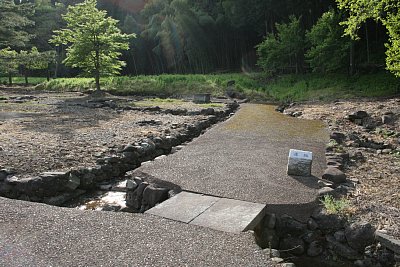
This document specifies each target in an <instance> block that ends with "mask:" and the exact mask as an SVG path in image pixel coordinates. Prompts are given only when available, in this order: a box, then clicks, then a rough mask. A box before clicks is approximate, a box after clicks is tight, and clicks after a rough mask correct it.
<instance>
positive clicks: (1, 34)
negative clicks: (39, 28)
mask: <svg viewBox="0 0 400 267" xmlns="http://www.w3.org/2000/svg"><path fill="white" fill-rule="evenodd" d="M34 10H35V9H34V6H33V5H32V4H29V3H27V4H18V5H16V4H15V3H14V0H1V1H0V21H1V23H0V48H1V47H7V46H11V47H13V48H14V47H15V48H19V47H24V46H26V44H27V43H28V42H29V40H30V39H31V38H32V35H31V34H29V33H28V31H27V27H29V26H32V25H33V24H34V22H33V21H32V20H31V19H30V17H31V16H32V15H33V14H34Z"/></svg>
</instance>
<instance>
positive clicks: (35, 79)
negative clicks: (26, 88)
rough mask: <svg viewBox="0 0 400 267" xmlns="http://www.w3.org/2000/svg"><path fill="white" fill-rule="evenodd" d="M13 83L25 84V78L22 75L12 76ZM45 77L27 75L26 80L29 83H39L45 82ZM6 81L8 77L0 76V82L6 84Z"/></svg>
mask: <svg viewBox="0 0 400 267" xmlns="http://www.w3.org/2000/svg"><path fill="white" fill-rule="evenodd" d="M12 81H13V83H15V84H25V78H24V77H13V78H12ZM46 81H47V79H46V78H45V77H29V78H28V82H29V84H33V85H36V84H39V83H43V82H46ZM7 83H8V77H0V84H7Z"/></svg>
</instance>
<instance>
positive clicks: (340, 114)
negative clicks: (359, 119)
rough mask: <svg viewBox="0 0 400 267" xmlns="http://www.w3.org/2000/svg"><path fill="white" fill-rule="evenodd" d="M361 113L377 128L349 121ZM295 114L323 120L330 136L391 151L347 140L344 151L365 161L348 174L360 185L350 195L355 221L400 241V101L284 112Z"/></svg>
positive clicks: (298, 107)
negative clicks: (369, 144)
mask: <svg viewBox="0 0 400 267" xmlns="http://www.w3.org/2000/svg"><path fill="white" fill-rule="evenodd" d="M361 110H362V111H366V112H367V113H368V114H369V115H370V119H371V121H372V122H373V123H374V124H375V127H373V128H372V129H367V128H366V127H364V126H362V125H357V124H355V123H352V122H351V121H349V120H348V119H347V118H346V117H347V116H348V115H349V114H352V113H354V112H357V111H361ZM293 112H301V114H302V115H301V116H300V117H301V118H304V119H320V120H323V121H324V122H325V123H326V124H327V125H328V127H329V129H330V131H331V132H342V133H345V134H346V136H347V137H349V136H350V135H356V136H358V137H361V138H363V139H364V140H369V141H372V142H375V143H382V144H385V145H389V146H390V147H391V149H389V150H381V149H373V148H365V147H357V145H355V144H354V142H352V141H350V140H348V139H347V141H346V143H345V144H344V145H343V150H345V152H349V153H350V154H352V153H355V152H361V153H362V155H363V156H364V160H361V161H356V162H351V164H349V166H348V167H347V169H346V170H345V173H346V174H347V177H348V178H349V179H350V180H351V181H353V182H355V183H356V184H357V185H356V189H355V191H354V192H350V193H349V194H348V198H349V200H350V201H351V203H352V205H353V206H354V208H355V209H354V210H355V211H354V214H353V219H355V220H366V221H369V222H371V223H373V224H374V225H375V226H376V227H377V229H380V230H384V231H387V232H388V233H389V234H391V235H393V236H394V237H396V238H398V239H400V98H392V99H384V100H362V99H361V100H354V101H340V102H335V103H327V104H321V103H317V104H301V105H294V106H293V107H291V108H289V109H287V110H285V113H291V114H293ZM390 113H392V114H393V115H391V116H392V117H393V119H392V120H391V122H389V123H385V124H383V123H382V116H384V115H385V114H390Z"/></svg>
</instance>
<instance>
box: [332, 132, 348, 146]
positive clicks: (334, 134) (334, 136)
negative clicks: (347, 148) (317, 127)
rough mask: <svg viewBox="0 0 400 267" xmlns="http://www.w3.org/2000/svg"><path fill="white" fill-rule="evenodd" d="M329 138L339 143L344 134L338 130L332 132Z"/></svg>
mask: <svg viewBox="0 0 400 267" xmlns="http://www.w3.org/2000/svg"><path fill="white" fill-rule="evenodd" d="M330 138H331V139H333V140H335V141H336V142H337V143H338V144H341V143H343V141H344V140H345V139H346V135H345V134H344V133H340V132H332V133H331V134H330Z"/></svg>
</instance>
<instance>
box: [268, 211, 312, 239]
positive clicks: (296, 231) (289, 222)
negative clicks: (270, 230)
mask: <svg viewBox="0 0 400 267" xmlns="http://www.w3.org/2000/svg"><path fill="white" fill-rule="evenodd" d="M276 230H277V233H278V235H279V236H284V235H287V234H289V235H293V236H299V235H301V234H303V233H304V232H305V231H306V230H307V226H306V225H305V224H303V223H301V222H298V221H296V220H295V219H294V218H293V217H291V216H289V215H282V216H281V217H279V218H278V219H277V221H276Z"/></svg>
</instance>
